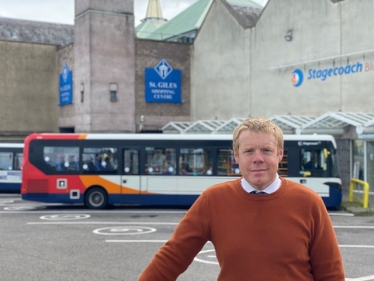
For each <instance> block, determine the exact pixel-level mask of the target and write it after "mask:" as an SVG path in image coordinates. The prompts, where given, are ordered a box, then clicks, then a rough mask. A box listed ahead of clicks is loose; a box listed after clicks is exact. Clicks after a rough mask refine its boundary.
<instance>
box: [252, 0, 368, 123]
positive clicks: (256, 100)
mask: <svg viewBox="0 0 374 281" xmlns="http://www.w3.org/2000/svg"><path fill="white" fill-rule="evenodd" d="M373 9H374V2H373V1H370V0H363V1H353V0H347V1H342V2H338V3H335V4H334V3H332V2H331V1H326V0H318V1H316V0H304V1H296V0H270V1H269V2H268V5H267V6H266V8H265V10H264V11H263V14H262V16H261V17H260V20H259V22H258V23H257V25H256V29H255V30H254V32H253V34H252V37H251V43H252V49H251V56H252V66H251V68H252V69H254V70H256V71H253V75H252V77H251V80H252V81H253V83H252V92H253V94H252V108H251V113H252V115H263V116H266V117H270V116H273V115H277V114H292V115H306V116H319V115H322V114H324V113H326V112H336V111H347V112H351V111H353V112H354V111H356V112H372V106H371V103H372V102H373V101H374V97H373V95H372V94H371V92H372V90H371V89H372V85H373V82H372V81H373V78H374V72H372V71H365V65H366V64H367V63H370V62H371V61H374V56H373V55H374V53H373V51H371V52H364V51H365V50H370V49H372V47H371V46H372V45H373V40H374V37H373V36H371V32H370V30H371V29H372V28H373V24H374V19H373V17H372V12H373ZM358 15H359V16H358ZM290 29H291V30H292V31H293V39H292V41H289V42H287V41H285V39H284V35H285V34H286V33H287V31H288V30H290ZM346 54H349V55H346ZM358 62H359V63H361V64H362V65H363V71H362V72H360V73H350V74H344V75H338V76H331V77H328V78H327V79H326V80H324V81H322V79H321V78H319V79H308V77H309V74H308V71H309V70H310V69H315V70H323V69H329V68H334V67H340V66H343V67H346V66H347V65H349V64H356V63H358ZM279 66H281V67H279ZM295 69H300V70H301V71H302V72H303V73H304V82H303V83H302V84H301V85H300V86H299V87H295V86H294V85H293V84H292V83H291V76H292V73H293V71H294V70H295Z"/></svg>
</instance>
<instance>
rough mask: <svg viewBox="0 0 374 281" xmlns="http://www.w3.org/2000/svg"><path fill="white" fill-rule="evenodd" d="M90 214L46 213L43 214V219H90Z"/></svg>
mask: <svg viewBox="0 0 374 281" xmlns="http://www.w3.org/2000/svg"><path fill="white" fill-rule="evenodd" d="M89 217H90V215H87V214H63V215H46V216H41V217H40V219H41V220H54V221H61V220H82V219H88V218H89Z"/></svg>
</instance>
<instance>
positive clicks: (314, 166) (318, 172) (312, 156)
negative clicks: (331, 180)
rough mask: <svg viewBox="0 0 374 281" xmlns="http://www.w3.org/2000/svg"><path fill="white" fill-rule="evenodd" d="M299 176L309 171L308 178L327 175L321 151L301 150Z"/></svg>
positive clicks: (325, 159) (323, 154) (325, 161)
mask: <svg viewBox="0 0 374 281" xmlns="http://www.w3.org/2000/svg"><path fill="white" fill-rule="evenodd" d="M301 159H303V161H302V162H301V163H302V165H301V167H300V174H304V171H310V176H312V177H321V176H326V175H325V174H326V173H327V158H325V153H324V151H323V150H322V149H301Z"/></svg>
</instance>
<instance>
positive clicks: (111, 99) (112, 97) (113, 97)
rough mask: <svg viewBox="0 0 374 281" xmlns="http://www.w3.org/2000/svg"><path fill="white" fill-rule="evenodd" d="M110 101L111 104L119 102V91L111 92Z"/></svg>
mask: <svg viewBox="0 0 374 281" xmlns="http://www.w3.org/2000/svg"><path fill="white" fill-rule="evenodd" d="M110 101H111V102H116V101H117V91H110Z"/></svg>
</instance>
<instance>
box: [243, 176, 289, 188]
mask: <svg viewBox="0 0 374 281" xmlns="http://www.w3.org/2000/svg"><path fill="white" fill-rule="evenodd" d="M241 183H242V187H243V188H244V190H245V191H246V192H248V193H249V192H251V191H255V190H257V189H256V188H254V187H253V186H252V185H250V184H249V182H247V181H246V180H245V179H244V178H242V179H241ZM281 184H282V181H281V179H280V178H279V175H278V174H277V176H276V177H275V180H274V181H273V182H272V183H271V184H270V185H269V186H268V187H267V188H265V189H264V190H262V191H264V192H266V193H273V192H275V191H277V190H278V188H279V187H280V186H281Z"/></svg>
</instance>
